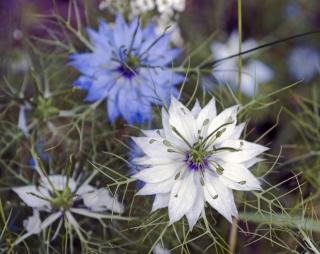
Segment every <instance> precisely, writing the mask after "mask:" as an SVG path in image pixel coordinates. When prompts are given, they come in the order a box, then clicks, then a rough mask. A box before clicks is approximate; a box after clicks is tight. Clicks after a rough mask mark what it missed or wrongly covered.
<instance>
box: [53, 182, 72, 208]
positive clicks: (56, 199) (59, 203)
mask: <svg viewBox="0 0 320 254" xmlns="http://www.w3.org/2000/svg"><path fill="white" fill-rule="evenodd" d="M72 197H73V195H72V192H71V190H70V188H69V187H66V188H65V189H64V190H63V191H56V192H55V193H54V196H53V198H52V200H51V206H52V207H54V208H63V209H64V210H67V209H69V208H70V207H71V206H72V204H73V200H72Z"/></svg>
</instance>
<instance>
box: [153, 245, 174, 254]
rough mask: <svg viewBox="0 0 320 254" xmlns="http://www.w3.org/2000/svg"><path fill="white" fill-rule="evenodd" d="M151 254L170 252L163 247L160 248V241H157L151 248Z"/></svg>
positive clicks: (166, 253)
mask: <svg viewBox="0 0 320 254" xmlns="http://www.w3.org/2000/svg"><path fill="white" fill-rule="evenodd" d="M152 252H153V254H170V253H171V252H170V251H169V250H167V249H165V248H162V246H161V244H160V243H157V245H156V246H155V247H154V249H153V251H152Z"/></svg>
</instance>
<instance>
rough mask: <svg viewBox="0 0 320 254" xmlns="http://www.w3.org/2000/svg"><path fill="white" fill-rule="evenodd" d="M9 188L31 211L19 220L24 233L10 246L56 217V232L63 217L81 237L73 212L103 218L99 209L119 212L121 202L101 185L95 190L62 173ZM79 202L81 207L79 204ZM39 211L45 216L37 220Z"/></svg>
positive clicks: (104, 216)
mask: <svg viewBox="0 0 320 254" xmlns="http://www.w3.org/2000/svg"><path fill="white" fill-rule="evenodd" d="M13 191H14V192H15V193H17V194H18V196H19V197H20V198H21V199H22V201H23V202H24V203H25V204H26V205H27V206H29V207H31V208H33V210H34V212H33V215H32V216H31V217H29V218H28V219H27V220H25V221H24V223H23V224H24V227H25V229H26V230H27V232H26V233H25V234H24V235H22V236H21V237H19V238H18V239H17V240H16V242H15V243H14V245H17V244H19V243H20V242H21V241H23V240H24V239H26V238H27V237H29V236H31V235H33V234H39V233H40V232H41V231H43V230H44V229H46V228H47V227H48V226H50V225H51V224H52V223H54V222H55V221H57V220H58V221H60V223H58V225H59V226H58V228H57V232H58V231H59V230H60V228H59V227H61V224H62V221H63V220H65V221H66V222H67V223H68V224H69V225H70V226H71V227H72V228H73V229H74V230H75V231H76V233H77V234H78V236H79V237H80V238H82V233H81V227H80V225H79V223H78V222H77V220H76V219H75V218H74V216H73V214H77V215H82V216H87V217H90V218H94V219H103V218H110V215H108V214H102V213H101V212H102V211H107V210H109V211H112V212H116V213H122V212H123V210H124V208H123V206H122V204H121V203H119V202H118V201H117V200H116V199H115V198H113V197H112V196H111V195H110V193H109V192H108V191H107V190H106V189H105V188H100V189H98V188H95V187H93V186H91V185H89V183H88V181H85V182H83V183H80V182H79V181H77V180H75V179H73V178H68V177H66V176H63V175H50V176H44V175H41V177H40V182H39V186H36V185H27V186H22V187H15V188H13ZM81 202H82V203H83V206H79V204H81ZM39 212H43V213H44V214H49V215H48V216H47V217H46V219H45V220H44V221H41V219H40V216H39Z"/></svg>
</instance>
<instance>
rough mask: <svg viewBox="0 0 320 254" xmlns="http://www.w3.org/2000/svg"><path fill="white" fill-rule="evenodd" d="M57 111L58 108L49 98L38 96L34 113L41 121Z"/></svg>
mask: <svg viewBox="0 0 320 254" xmlns="http://www.w3.org/2000/svg"><path fill="white" fill-rule="evenodd" d="M58 113H59V109H58V108H56V107H55V106H54V105H53V103H52V100H51V99H44V98H42V97H39V98H38V100H37V108H36V112H35V114H36V116H37V117H38V118H39V119H40V120H41V121H43V122H46V121H47V120H48V119H49V118H50V117H52V116H55V115H57V114H58Z"/></svg>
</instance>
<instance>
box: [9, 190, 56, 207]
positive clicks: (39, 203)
mask: <svg viewBox="0 0 320 254" xmlns="http://www.w3.org/2000/svg"><path fill="white" fill-rule="evenodd" d="M12 190H13V191H14V192H15V193H17V194H18V196H19V197H20V198H21V199H22V200H23V202H24V203H26V204H27V205H28V206H30V207H34V208H45V207H50V203H49V202H48V201H46V200H43V199H41V198H38V197H36V196H35V195H37V196H40V197H45V198H48V196H49V194H48V193H47V192H46V191H45V190H43V189H39V188H37V187H36V186H34V185H27V186H23V187H16V188H13V189H12ZM33 194H34V195H33Z"/></svg>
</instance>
